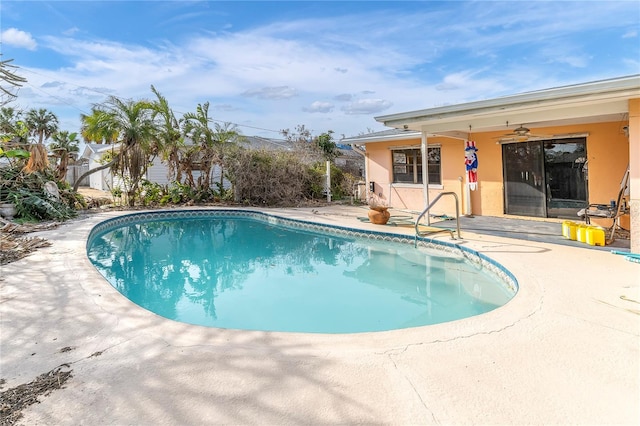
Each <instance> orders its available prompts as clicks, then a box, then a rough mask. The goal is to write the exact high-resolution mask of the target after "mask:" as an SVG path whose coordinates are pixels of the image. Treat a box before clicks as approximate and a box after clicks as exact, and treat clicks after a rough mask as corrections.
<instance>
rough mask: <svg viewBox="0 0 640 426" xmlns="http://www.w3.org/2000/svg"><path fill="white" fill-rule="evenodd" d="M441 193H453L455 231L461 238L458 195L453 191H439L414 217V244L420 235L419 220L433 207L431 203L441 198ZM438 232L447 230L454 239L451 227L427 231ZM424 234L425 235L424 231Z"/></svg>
mask: <svg viewBox="0 0 640 426" xmlns="http://www.w3.org/2000/svg"><path fill="white" fill-rule="evenodd" d="M443 195H453V198H455V200H456V232H457V233H458V239H461V237H460V207H459V203H458V195H457V194H456V193H455V192H441V193H440V194H438V196H437V197H436V198H435V199H434V200H433V201H432V202H431V203H429V205H428V206H427V207H426V208H425V209H424V210H423V211H422V213H420V215H419V216H418V218H417V219H416V224H415V230H416V235H415V242H414V245H415V246H417V245H418V237H420V236H422V234H421V233H420V228H419V226H420V220H421V219H422V218H423V217H424V215H426V214H427V213H429V210H430V209H431V207H433V205H434V204H435V203H437V202H438V200H440V198H442V196H443ZM438 232H449V233H450V234H451V239H452V240H455V239H456V238H455V237H454V236H453V230H451V229H442V230H441V231H432V232H429V234H436V233H438ZM424 235H426V233H425V234H424Z"/></svg>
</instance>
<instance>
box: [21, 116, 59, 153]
mask: <svg viewBox="0 0 640 426" xmlns="http://www.w3.org/2000/svg"><path fill="white" fill-rule="evenodd" d="M25 122H26V124H27V127H28V128H29V133H30V134H31V136H36V137H37V138H38V144H39V145H42V144H43V142H44V141H45V140H46V139H49V138H50V137H51V135H53V134H54V133H55V132H57V131H58V117H57V116H56V115H55V114H54V113H52V112H51V111H47V110H46V109H45V108H40V109H37V110H36V109H31V110H29V111H27V115H26V119H25Z"/></svg>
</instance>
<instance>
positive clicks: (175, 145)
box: [151, 85, 184, 182]
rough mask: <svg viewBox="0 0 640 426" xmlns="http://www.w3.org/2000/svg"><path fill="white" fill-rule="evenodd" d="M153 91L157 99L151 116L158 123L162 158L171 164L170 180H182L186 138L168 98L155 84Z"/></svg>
mask: <svg viewBox="0 0 640 426" xmlns="http://www.w3.org/2000/svg"><path fill="white" fill-rule="evenodd" d="M151 91H152V92H153V93H154V94H155V95H156V98H157V100H156V101H154V102H153V113H152V114H151V117H152V118H153V119H154V120H156V122H157V123H158V127H159V129H158V143H159V147H160V155H161V156H162V160H163V161H166V162H167V164H168V166H169V180H174V181H177V182H181V181H182V172H183V170H182V167H181V163H180V151H181V149H182V148H183V147H184V139H183V138H182V134H181V133H180V123H179V122H178V120H177V119H176V117H175V115H174V114H173V111H172V110H171V108H170V107H169V102H168V101H167V99H166V98H165V97H164V96H162V95H161V94H160V92H158V91H157V90H156V88H155V87H153V85H152V86H151Z"/></svg>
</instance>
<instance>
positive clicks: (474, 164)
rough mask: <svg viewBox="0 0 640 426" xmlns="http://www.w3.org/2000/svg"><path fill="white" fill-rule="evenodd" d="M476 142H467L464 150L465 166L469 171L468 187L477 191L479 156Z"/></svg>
mask: <svg viewBox="0 0 640 426" xmlns="http://www.w3.org/2000/svg"><path fill="white" fill-rule="evenodd" d="M476 152H478V148H476V142H475V141H467V142H466V146H465V148H464V164H465V166H466V169H467V185H468V186H469V189H470V190H472V191H475V190H476V188H477V187H478V156H477V155H476Z"/></svg>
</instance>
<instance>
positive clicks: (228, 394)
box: [0, 206, 640, 425]
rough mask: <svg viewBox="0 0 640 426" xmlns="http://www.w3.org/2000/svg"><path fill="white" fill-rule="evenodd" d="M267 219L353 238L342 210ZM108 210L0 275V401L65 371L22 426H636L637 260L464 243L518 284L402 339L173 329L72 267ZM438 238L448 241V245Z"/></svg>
mask: <svg viewBox="0 0 640 426" xmlns="http://www.w3.org/2000/svg"><path fill="white" fill-rule="evenodd" d="M269 212H270V213H273V214H278V215H282V216H284V217H291V218H297V219H302V220H313V221H318V222H322V223H330V224H335V225H342V226H347V227H353V228H364V229H375V230H384V231H385V232H398V233H409V234H411V233H412V231H413V230H412V229H411V228H408V227H391V226H386V227H384V229H381V227H380V226H376V225H372V224H369V223H364V222H362V221H361V220H359V219H358V218H359V217H362V216H366V209H364V208H359V207H349V206H331V207H320V208H314V209H311V208H299V209H273V210H269ZM125 213H126V212H105V213H100V214H96V215H90V216H86V217H83V218H81V219H78V220H74V221H72V222H69V223H67V224H65V225H63V226H60V227H59V228H57V229H54V230H50V231H46V232H41V233H38V234H37V235H38V236H42V237H45V238H47V239H48V240H50V241H51V242H52V243H53V244H52V246H51V247H47V248H43V249H39V250H38V251H37V252H35V253H33V254H31V255H29V256H27V257H26V258H24V259H21V260H19V261H17V262H14V263H11V264H8V265H4V266H2V267H0V268H1V269H0V286H1V291H0V333H1V335H0V337H1V343H0V378H2V379H4V380H5V383H4V384H3V385H2V389H1V390H5V389H9V388H12V387H14V386H17V385H19V384H22V383H27V382H30V381H32V380H33V379H35V378H36V377H37V376H38V375H40V374H42V373H45V372H48V371H50V370H52V369H54V368H56V367H58V366H60V365H63V364H68V367H67V368H68V369H71V370H72V374H73V377H72V378H71V379H70V380H69V381H68V382H67V383H66V384H65V386H64V387H63V388H62V389H60V390H56V391H54V392H52V393H51V394H50V395H48V396H44V397H40V403H39V404H34V405H31V406H30V407H28V408H27V409H25V410H24V411H23V415H24V417H23V419H22V420H21V423H22V424H25V425H27V424H56V425H66V424H91V425H95V424H149V425H151V424H153V425H157V424H171V425H174V424H175V425H178V424H179V425H195V424H233V425H236V424H274V425H282V424H397V425H413V424H501V425H503V424H639V423H640V404H638V401H640V303H638V301H640V264H636V263H631V262H628V261H626V260H624V258H623V257H622V256H618V255H614V254H611V253H610V252H609V250H593V249H590V248H588V246H580V247H578V246H568V245H562V244H554V243H548V242H540V241H532V240H527V239H511V238H504V237H501V236H496V235H486V234H482V233H471V232H469V231H466V230H465V228H464V227H463V229H462V231H463V232H462V237H463V240H462V241H459V243H460V244H463V245H465V246H467V247H470V248H473V249H475V250H477V251H479V252H482V253H484V254H486V255H487V256H490V257H491V258H493V259H495V260H496V261H498V262H500V263H501V264H502V265H504V266H505V267H506V268H507V269H509V270H510V271H511V272H512V273H513V274H514V275H515V276H516V277H517V279H518V281H519V285H520V290H519V292H518V294H517V295H516V296H515V298H514V299H513V300H511V301H510V302H509V303H508V304H507V305H505V306H503V307H501V308H499V309H496V310H494V311H491V312H489V313H487V314H483V315H480V316H477V317H473V318H469V319H464V320H459V321H454V322H450V323H445V324H438V325H433V326H427V327H418V328H412V329H405V330H397V331H391V332H380V333H361V334H351V335H324V334H302V333H276V332H254V331H239V330H225V329H215V328H206V327H198V326H191V325H187V324H181V323H177V322H174V321H170V320H167V319H164V318H161V317H158V316H157V315H155V314H152V313H150V312H148V311H146V310H143V309H141V308H139V307H137V306H136V305H134V304H133V303H131V302H130V301H129V300H127V299H126V298H125V297H124V296H122V295H121V294H120V293H119V292H117V291H116V290H115V289H114V288H113V287H111V285H109V284H108V283H107V282H106V281H105V280H104V279H103V278H102V276H101V275H99V274H98V272H97V271H96V270H95V268H93V266H92V265H91V263H90V262H89V260H88V259H87V257H86V248H85V244H86V240H87V236H88V234H89V231H90V230H91V228H92V227H93V226H94V225H95V224H97V223H99V222H100V221H102V220H104V219H107V218H109V217H113V216H116V215H119V214H125ZM434 238H435V239H442V240H445V241H450V239H449V236H448V234H438V235H437V236H434Z"/></svg>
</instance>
